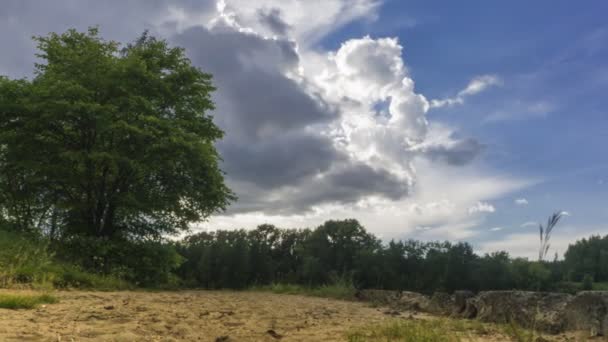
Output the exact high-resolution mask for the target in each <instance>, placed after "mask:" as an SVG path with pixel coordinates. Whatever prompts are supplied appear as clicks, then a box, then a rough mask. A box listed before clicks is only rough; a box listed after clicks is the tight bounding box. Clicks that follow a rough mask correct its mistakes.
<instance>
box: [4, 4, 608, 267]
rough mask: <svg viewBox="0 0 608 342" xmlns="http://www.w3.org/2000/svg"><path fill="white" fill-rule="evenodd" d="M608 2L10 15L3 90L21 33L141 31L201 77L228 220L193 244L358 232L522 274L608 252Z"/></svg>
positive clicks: (98, 7)
mask: <svg viewBox="0 0 608 342" xmlns="http://www.w3.org/2000/svg"><path fill="white" fill-rule="evenodd" d="M606 13H608V3H606V2H602V1H589V2H585V3H575V2H572V1H561V0H560V1H548V0H546V1H500V2H499V1H481V0H479V1H466V2H463V1H458V2H457V1H429V0H425V1H422V0H416V1H398V0H307V1H284V0H256V1H250V0H217V1H216V0H175V1H173V0H158V1H144V0H134V1H129V2H125V1H118V0H109V1H106V2H103V3H100V2H97V1H94V0H82V1H79V2H73V1H71V0H57V1H53V2H47V1H42V0H40V1H27V2H26V1H21V0H6V1H4V2H3V5H2V7H1V8H0V43H1V44H2V45H3V46H11V48H10V49H5V50H4V51H3V54H1V55H0V74H4V75H7V76H9V77H24V76H26V77H28V76H29V77H31V75H32V64H33V62H34V60H35V59H34V57H33V56H34V52H35V51H34V45H33V43H32V42H31V40H30V37H31V36H32V35H41V34H46V33H48V32H51V31H56V32H61V31H64V30H66V29H68V28H71V27H75V28H77V29H80V30H84V29H86V28H87V27H88V26H92V25H98V26H99V27H100V31H101V34H102V35H103V36H104V37H106V38H108V39H114V40H118V41H121V42H126V41H130V40H133V39H135V38H136V37H137V36H138V35H139V34H140V33H141V32H142V31H143V30H146V29H147V30H150V31H151V33H152V34H154V35H157V36H160V37H161V38H164V39H167V40H168V41H169V42H170V43H171V44H174V45H179V46H182V47H184V48H185V50H186V53H187V54H188V56H189V57H190V58H191V60H192V62H193V63H194V64H195V65H196V66H198V67H200V68H201V69H203V70H205V71H207V72H210V73H212V74H213V76H214V81H215V83H216V85H217V86H218V91H217V92H216V94H214V101H215V102H216V106H217V110H216V112H215V113H214V116H215V119H216V122H217V123H218V124H219V125H220V127H222V128H223V129H224V130H225V132H226V137H225V139H224V140H223V141H222V142H221V143H220V144H219V145H218V149H219V150H220V153H221V154H222V157H223V158H224V164H223V168H224V170H226V172H227V178H228V179H227V180H228V184H229V186H231V188H232V189H233V190H234V191H235V192H236V193H237V195H238V196H239V201H238V202H237V203H235V204H233V205H232V206H231V207H230V209H229V211H228V212H226V213H223V214H219V215H216V216H214V217H212V218H211V220H209V221H208V222H201V223H199V224H196V225H194V226H193V229H195V230H196V229H217V228H225V229H230V228H241V227H244V228H252V227H255V225H257V224H261V223H266V222H268V223H273V224H276V225H279V226H283V227H303V226H308V227H310V226H315V225H317V224H320V223H321V222H323V221H324V220H327V219H331V218H334V219H340V218H351V217H354V218H357V219H359V220H360V221H361V222H362V223H363V224H364V225H365V226H366V227H367V228H368V229H369V230H370V231H372V232H373V233H375V234H377V235H378V236H381V237H382V238H383V239H390V238H417V239H424V240H452V241H457V240H466V241H470V242H472V243H473V245H474V247H475V249H476V250H477V251H479V252H482V253H483V252H490V251H495V250H498V249H501V250H507V251H509V252H510V253H511V254H513V255H518V256H528V257H534V255H535V254H536V248H537V241H536V239H537V231H536V229H537V226H536V223H534V222H539V221H544V220H546V218H547V217H548V216H549V215H550V214H551V213H552V212H554V211H556V210H565V211H567V212H568V213H570V215H569V216H567V217H565V218H564V220H563V222H561V224H560V226H558V230H557V231H556V233H555V236H554V250H553V251H556V252H559V253H563V252H564V251H565V249H566V247H567V245H568V243H570V242H572V241H573V240H575V239H577V238H581V237H584V236H588V235H590V234H607V233H608V225H606V222H607V221H608V156H607V154H606V152H605V148H606V145H607V143H608V112H607V110H606V108H607V107H608V97H606V96H605V94H606V90H608V21H606V19H605V16H606V15H605V14H606Z"/></svg>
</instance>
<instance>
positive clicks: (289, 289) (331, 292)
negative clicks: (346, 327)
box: [252, 281, 356, 300]
mask: <svg viewBox="0 0 608 342" xmlns="http://www.w3.org/2000/svg"><path fill="white" fill-rule="evenodd" d="M252 290H254V291H267V292H272V293H278V294H293V295H303V296H313V297H323V298H333V299H341V300H353V299H355V292H356V289H355V287H354V286H353V285H352V284H351V283H349V282H346V281H338V282H335V283H333V284H329V285H323V286H319V287H307V286H302V285H294V284H272V285H267V286H258V287H253V288H252Z"/></svg>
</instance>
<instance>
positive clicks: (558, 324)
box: [468, 291, 572, 333]
mask: <svg viewBox="0 0 608 342" xmlns="http://www.w3.org/2000/svg"><path fill="white" fill-rule="evenodd" d="M571 299H572V296H571V295H569V294H562V293H547V292H529V291H487V292H481V293H479V294H478V295H477V296H475V297H473V298H471V299H469V303H468V304H469V306H471V307H473V308H474V310H475V311H476V315H475V316H474V317H475V318H477V319H479V320H481V321H485V322H495V323H511V322H514V323H517V324H518V325H521V326H523V327H526V328H534V329H538V330H541V331H545V332H549V333H559V332H561V331H563V330H564V328H565V317H564V310H565V308H566V305H567V304H568V303H569V302H570V300H571Z"/></svg>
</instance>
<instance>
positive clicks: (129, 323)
mask: <svg viewBox="0 0 608 342" xmlns="http://www.w3.org/2000/svg"><path fill="white" fill-rule="evenodd" d="M7 292H11V293H15V291H2V292H1V293H7ZM19 292H21V293H26V292H24V291H19ZM54 295H55V296H56V297H57V298H58V299H59V303H56V304H47V305H43V306H40V307H39V308H37V309H33V310H6V309H0V341H216V340H217V341H222V340H223V341H278V340H280V341H344V340H345V336H346V331H348V330H349V329H350V328H352V327H354V326H361V325H366V324H370V323H374V322H379V321H383V320H386V319H390V318H391V317H390V316H389V315H386V314H384V313H383V312H382V311H381V310H379V309H377V308H371V307H369V306H366V305H365V304H363V303H354V302H346V301H337V300H330V299H324V298H312V297H304V296H293V295H277V294H271V293H262V292H229V291H181V292H140V291H138V292H82V291H62V292H56V293H55V294H54Z"/></svg>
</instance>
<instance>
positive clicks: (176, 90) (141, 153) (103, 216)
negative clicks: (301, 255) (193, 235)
mask: <svg viewBox="0 0 608 342" xmlns="http://www.w3.org/2000/svg"><path fill="white" fill-rule="evenodd" d="M35 40H36V41H37V43H38V49H39V54H38V55H37V56H38V57H39V59H40V63H39V64H36V66H35V73H34V77H33V78H32V79H31V80H28V79H20V80H10V79H8V78H0V194H2V195H0V207H1V209H2V210H1V213H2V216H3V217H4V219H5V220H7V221H9V222H11V223H12V224H13V225H15V226H18V227H20V228H21V229H37V228H39V229H40V228H41V229H45V230H46V231H47V232H48V233H49V234H50V235H51V237H58V236H71V235H87V236H94V237H106V238H115V237H121V238H127V237H129V238H140V237H158V236H160V235H162V234H166V233H176V232H177V231H180V230H182V229H186V228H187V227H188V224H189V223H191V222H195V221H200V220H204V219H205V218H206V217H208V216H209V215H210V214H212V213H214V212H216V211H218V210H222V209H224V208H225V207H226V206H227V204H228V203H229V202H230V201H231V200H232V199H234V196H233V194H232V192H231V191H230V190H229V188H228V187H227V186H226V185H225V183H224V178H223V173H222V171H221V170H220V168H219V165H218V163H219V160H220V156H219V155H218V152H217V151H216V149H215V146H214V142H215V141H217V140H218V139H220V138H221V137H222V135H223V132H222V131H221V130H220V129H219V128H218V127H217V126H216V125H215V124H214V123H213V121H212V116H211V115H210V114H209V112H210V111H211V110H212V109H213V108H214V107H213V103H212V101H211V98H210V94H211V92H212V91H213V90H214V87H213V85H212V83H211V75H209V74H206V73H204V72H202V71H201V70H199V69H198V68H196V67H194V66H193V65H192V64H191V62H190V61H189V60H188V59H187V58H186V57H185V55H184V51H183V49H180V48H174V47H169V46H168V44H167V43H166V42H165V41H163V40H158V39H155V38H153V37H150V36H148V35H147V34H144V35H142V36H141V37H140V38H139V39H138V40H137V41H135V42H134V43H132V44H128V45H126V46H124V47H121V46H120V44H118V43H116V42H113V41H106V40H104V39H102V38H101V37H99V35H98V31H97V29H95V28H92V29H89V30H88V32H78V31H76V30H69V31H67V32H65V33H63V34H55V33H52V34H50V35H48V36H45V37H37V38H35Z"/></svg>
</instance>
